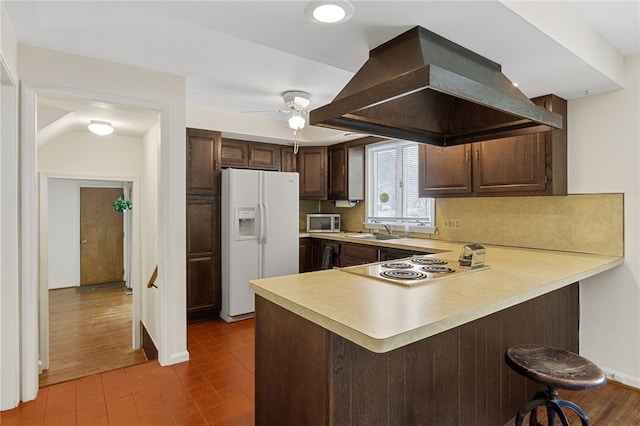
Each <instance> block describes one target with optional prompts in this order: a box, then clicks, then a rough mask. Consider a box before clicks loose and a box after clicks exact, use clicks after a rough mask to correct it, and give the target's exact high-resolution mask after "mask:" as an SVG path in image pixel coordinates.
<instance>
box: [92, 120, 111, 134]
mask: <svg viewBox="0 0 640 426" xmlns="http://www.w3.org/2000/svg"><path fill="white" fill-rule="evenodd" d="M87 127H88V128H89V131H90V132H91V133H95V134H96V135H100V136H106V135H110V134H111V133H113V127H112V126H111V123H109V122H108V121H100V120H91V122H90V123H89V126H87Z"/></svg>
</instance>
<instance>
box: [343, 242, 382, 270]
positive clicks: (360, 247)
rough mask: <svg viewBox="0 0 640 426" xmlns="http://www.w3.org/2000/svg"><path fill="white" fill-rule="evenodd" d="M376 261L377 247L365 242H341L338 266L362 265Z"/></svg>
mask: <svg viewBox="0 0 640 426" xmlns="http://www.w3.org/2000/svg"><path fill="white" fill-rule="evenodd" d="M377 261H378V248H377V247H376V246H369V245H366V244H353V243H342V257H341V259H340V266H343V267H344V266H354V265H363V264H366V263H373V262H377Z"/></svg>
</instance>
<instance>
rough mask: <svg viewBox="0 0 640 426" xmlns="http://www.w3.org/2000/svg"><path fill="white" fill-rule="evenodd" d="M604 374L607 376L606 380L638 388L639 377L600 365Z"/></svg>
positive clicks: (639, 388)
mask: <svg viewBox="0 0 640 426" xmlns="http://www.w3.org/2000/svg"><path fill="white" fill-rule="evenodd" d="M600 368H601V369H602V371H604V374H605V375H606V376H607V380H610V381H612V382H617V383H620V384H621V385H625V386H628V387H630V388H634V389H636V390H640V378H638V377H633V376H630V375H628V374H625V373H622V372H620V371H616V370H613V369H611V368H606V367H602V366H601V367H600Z"/></svg>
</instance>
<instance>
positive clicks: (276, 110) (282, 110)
mask: <svg viewBox="0 0 640 426" xmlns="http://www.w3.org/2000/svg"><path fill="white" fill-rule="evenodd" d="M276 112H277V113H282V114H290V113H291V111H289V110H284V109H270V110H262V111H240V114H267V113H276Z"/></svg>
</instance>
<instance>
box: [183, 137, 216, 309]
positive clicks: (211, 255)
mask: <svg viewBox="0 0 640 426" xmlns="http://www.w3.org/2000/svg"><path fill="white" fill-rule="evenodd" d="M186 145H187V146H186V148H187V164H186V169H187V179H186V181H187V188H186V193H187V200H186V237H187V241H186V249H187V250H186V254H187V258H186V262H187V268H186V269H187V277H186V278H187V280H186V282H187V321H189V322H193V321H199V320H204V319H211V318H216V317H217V316H218V315H219V312H220V304H221V285H220V160H219V158H220V133H219V132H213V131H208V130H198V129H187V144H186Z"/></svg>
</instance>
